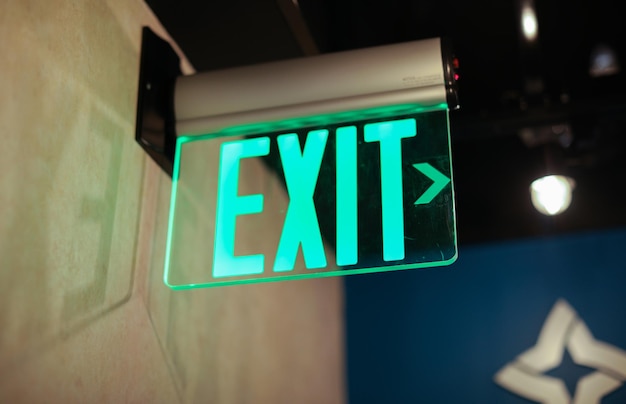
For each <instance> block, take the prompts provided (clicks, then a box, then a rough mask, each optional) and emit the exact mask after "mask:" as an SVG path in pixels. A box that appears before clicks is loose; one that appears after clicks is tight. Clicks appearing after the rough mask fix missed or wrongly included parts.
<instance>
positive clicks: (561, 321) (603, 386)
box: [494, 299, 626, 404]
mask: <svg viewBox="0 0 626 404" xmlns="http://www.w3.org/2000/svg"><path fill="white" fill-rule="evenodd" d="M565 349H567V351H568V352H569V354H570V355H571V357H572V359H573V361H574V363H576V364H578V365H583V366H587V367H590V368H593V369H595V371H593V372H592V373H590V374H588V375H586V376H585V377H582V378H581V379H580V380H579V381H578V383H577V385H576V390H575V392H574V396H573V397H571V396H570V394H569V392H568V390H567V388H566V386H565V383H564V382H563V380H561V379H559V378H556V377H552V376H549V375H546V374H545V373H546V372H548V371H550V370H552V369H554V368H556V367H558V366H559V365H560V364H561V361H562V359H563V354H564V352H565ZM494 379H495V382H496V383H498V384H499V385H500V386H501V387H503V388H505V389H507V390H509V391H511V392H513V393H515V394H517V395H520V396H522V397H524V398H526V399H528V400H531V401H534V402H539V403H546V404H557V403H558V404H567V403H573V404H582V403H599V402H601V399H602V397H604V396H606V395H607V394H609V393H611V392H612V391H614V390H616V389H617V388H619V387H620V386H621V385H622V384H623V383H624V381H626V352H625V351H623V350H621V349H619V348H617V347H615V346H612V345H609V344H607V343H604V342H600V341H597V340H596V339H594V337H593V335H592V334H591V332H590V331H589V329H588V328H587V326H586V325H585V323H584V322H583V321H582V319H580V318H579V317H578V315H577V314H576V312H575V311H574V309H573V308H572V307H571V306H570V305H569V304H568V303H567V302H566V301H565V300H563V299H560V300H558V301H557V302H556V303H555V305H554V307H553V308H552V310H551V311H550V314H549V315H548V318H547V319H546V321H545V323H544V324H543V326H542V328H541V332H540V333H539V337H538V338H537V344H536V345H535V346H534V347H532V348H530V349H528V350H527V351H525V352H523V353H522V354H520V355H519V356H518V357H517V358H516V360H515V361H514V362H511V363H509V364H507V365H506V366H504V367H503V368H502V369H500V371H499V372H498V373H497V374H496V375H495V378H494Z"/></svg>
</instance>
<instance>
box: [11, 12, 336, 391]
mask: <svg viewBox="0 0 626 404" xmlns="http://www.w3.org/2000/svg"><path fill="white" fill-rule="evenodd" d="M1 8H2V12H0V73H1V74H0V89H1V91H0V130H1V133H2V137H3V142H2V151H3V153H2V156H3V158H2V159H0V172H1V173H2V174H1V175H0V206H1V207H2V208H1V210H0V330H1V331H0V402H168V403H169V402H179V401H180V402H210V403H306V402H310V403H333V402H343V401H344V399H345V392H344V368H343V326H342V324H343V318H342V305H343V301H342V288H341V283H340V280H339V279H321V280H311V281H296V282H286V283H274V284H264V285H246V286H237V287H226V288H220V289H207V290H196V291H189V292H187V291H184V292H172V291H170V290H169V289H167V288H166V287H165V286H164V284H163V282H162V280H161V278H162V266H163V245H164V238H165V236H164V235H165V231H166V228H165V225H166V219H167V218H166V214H167V210H168V205H169V191H170V184H171V182H170V180H169V178H168V177H167V176H165V175H164V174H163V173H162V172H161V171H160V169H159V168H158V167H156V166H155V165H154V164H153V163H152V162H151V161H150V160H148V159H147V158H146V155H145V154H144V153H143V151H142V150H141V149H140V148H139V146H137V145H136V144H135V142H134V139H133V133H134V124H135V102H136V86H137V79H138V67H139V51H140V34H141V26H143V25H150V26H151V27H153V29H154V30H155V31H157V32H159V33H160V34H161V35H163V36H167V34H166V33H165V32H164V31H163V29H162V27H161V26H160V24H159V22H158V21H157V20H156V19H155V18H154V16H153V15H152V13H151V12H150V11H149V9H148V8H147V6H146V5H145V4H144V3H143V2H141V1H139V0H128V1H122V0H108V1H97V0H91V1H88V0H84V1H34V0H33V1H29V0H5V1H3V3H2V7H1ZM184 70H186V71H187V72H191V67H190V66H189V64H184ZM268 229H269V230H268V231H274V229H273V228H272V227H271V226H268ZM275 231H280V229H275Z"/></svg>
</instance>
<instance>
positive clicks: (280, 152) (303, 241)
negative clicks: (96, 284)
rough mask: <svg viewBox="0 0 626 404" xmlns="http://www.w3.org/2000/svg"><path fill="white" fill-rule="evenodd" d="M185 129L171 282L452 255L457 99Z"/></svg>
mask: <svg viewBox="0 0 626 404" xmlns="http://www.w3.org/2000/svg"><path fill="white" fill-rule="evenodd" d="M360 118H361V119H360V120H359V121H355V120H352V121H350V122H348V123H342V124H325V123H324V122H323V120H322V119H320V120H314V119H312V120H308V121H303V122H299V123H298V126H299V128H297V129H281V130H276V128H272V127H269V126H265V127H254V128H253V127H248V128H242V129H241V130H239V131H238V132H235V131H231V132H229V133H220V134H217V135H206V136H189V137H184V136H183V137H179V138H178V140H177V146H176V160H175V164H174V175H173V184H172V198H171V206H170V218H169V229H168V236H167V250H166V258H165V261H166V262H165V283H166V284H167V285H168V286H170V287H172V288H174V289H187V288H198V287H210V286H218V285H230V284H237V283H253V282H264V281H275V280H288V279H300V278H315V277H325V276H337V275H347V274H355V273H367V272H380V271H389V270H399V269H412V268H423V267H433V266H442V265H448V264H451V263H452V262H454V260H455V259H456V255H457V245H456V224H455V213H454V197H453V187H452V167H451V158H450V137H449V128H448V111H447V109H439V110H429V111H420V112H419V113H418V112H413V113H405V114H402V115H398V114H395V115H394V116H385V117H369V118H368V119H364V118H367V117H363V116H361V117H360Z"/></svg>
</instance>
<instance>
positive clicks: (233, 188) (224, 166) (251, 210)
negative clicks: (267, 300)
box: [213, 137, 270, 278]
mask: <svg viewBox="0 0 626 404" xmlns="http://www.w3.org/2000/svg"><path fill="white" fill-rule="evenodd" d="M269 151H270V140H269V138H267V137H262V138H257V139H248V140H238V141H233V142H227V143H223V144H222V147H221V153H220V155H221V158H220V169H219V182H218V191H217V213H216V216H215V247H214V248H215V250H214V253H213V276H214V277H216V278H219V277H224V276H236V275H238V276H241V275H253V274H260V273H263V266H264V260H265V257H264V256H263V255H262V254H257V255H248V256H242V257H235V228H236V227H235V225H236V219H237V216H238V215H251V214H255V213H261V212H263V195H260V194H256V195H245V196H237V184H239V161H240V160H241V159H244V158H250V157H259V156H265V155H267V154H268V153H269Z"/></svg>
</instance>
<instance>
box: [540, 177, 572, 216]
mask: <svg viewBox="0 0 626 404" xmlns="http://www.w3.org/2000/svg"><path fill="white" fill-rule="evenodd" d="M575 186H576V182H575V181H574V179H573V178H571V177H567V176H565V175H547V176H545V177H541V178H538V179H536V180H535V181H533V182H532V184H531V185H530V199H531V201H532V203H533V206H534V207H535V209H537V210H538V211H539V212H541V213H543V214H544V215H547V216H554V215H558V214H560V213H563V212H565V211H566V210H567V208H569V206H570V204H571V203H572V191H573V190H574V188H575Z"/></svg>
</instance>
